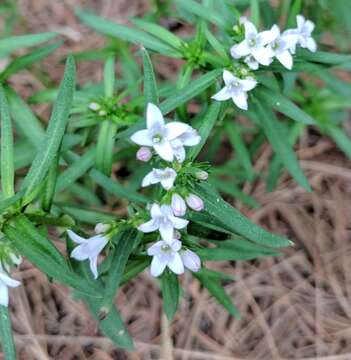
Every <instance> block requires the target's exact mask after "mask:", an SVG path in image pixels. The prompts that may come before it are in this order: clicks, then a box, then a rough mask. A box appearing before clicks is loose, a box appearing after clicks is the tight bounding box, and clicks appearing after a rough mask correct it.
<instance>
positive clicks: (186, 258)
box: [180, 250, 201, 272]
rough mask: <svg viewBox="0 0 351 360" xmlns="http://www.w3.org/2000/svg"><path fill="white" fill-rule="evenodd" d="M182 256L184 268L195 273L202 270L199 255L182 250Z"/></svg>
mask: <svg viewBox="0 0 351 360" xmlns="http://www.w3.org/2000/svg"><path fill="white" fill-rule="evenodd" d="M180 256H181V258H182V261H183V264H184V266H185V267H186V268H187V269H189V270H191V271H193V272H198V271H199V270H200V268H201V260H200V258H199V256H198V255H197V254H195V253H194V252H193V251H191V250H181V251H180Z"/></svg>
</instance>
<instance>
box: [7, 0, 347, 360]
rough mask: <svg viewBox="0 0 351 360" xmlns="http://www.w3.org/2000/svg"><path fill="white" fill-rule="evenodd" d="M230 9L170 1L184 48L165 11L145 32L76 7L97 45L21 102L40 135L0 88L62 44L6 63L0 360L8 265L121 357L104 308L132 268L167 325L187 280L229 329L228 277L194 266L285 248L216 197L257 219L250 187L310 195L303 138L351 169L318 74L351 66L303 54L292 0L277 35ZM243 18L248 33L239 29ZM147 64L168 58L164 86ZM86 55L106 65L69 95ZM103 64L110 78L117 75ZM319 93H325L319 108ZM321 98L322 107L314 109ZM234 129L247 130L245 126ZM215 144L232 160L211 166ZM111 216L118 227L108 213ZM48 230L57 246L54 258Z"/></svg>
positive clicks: (120, 334) (343, 90)
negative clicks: (183, 31)
mask: <svg viewBox="0 0 351 360" xmlns="http://www.w3.org/2000/svg"><path fill="white" fill-rule="evenodd" d="M241 3H242V5H240V6H238V7H235V5H233V4H232V3H231V2H229V1H228V2H224V1H223V2H222V1H203V2H201V3H200V2H195V1H193V0H184V1H183V0H177V1H175V2H174V4H173V5H172V6H174V7H175V9H174V10H173V11H174V12H175V17H177V18H178V19H180V20H181V21H183V22H189V23H190V24H193V25H194V28H195V34H194V36H193V37H189V38H180V37H178V36H177V35H175V34H174V33H172V32H170V31H169V30H167V29H165V28H164V27H161V26H160V25H157V24H156V22H155V21H153V19H156V18H157V16H158V15H159V12H162V11H165V9H167V6H168V3H167V4H163V5H162V7H160V8H159V9H157V10H159V12H155V13H150V14H147V15H146V16H145V19H135V18H133V19H130V20H131V22H132V23H133V24H134V25H135V27H126V26H123V25H120V24H117V23H114V22H111V21H109V20H106V19H103V18H101V17H98V16H96V15H94V14H92V13H89V12H85V11H82V10H77V16H78V17H79V19H81V20H82V21H83V22H84V23H85V24H87V25H88V26H90V27H92V28H93V29H95V30H96V31H98V32H99V33H102V34H104V35H106V36H107V39H108V43H107V46H106V47H105V48H104V49H97V50H96V51H94V52H92V53H81V54H73V55H69V56H68V58H67V60H66V66H65V71H64V75H63V78H62V81H61V84H60V86H59V88H58V89H56V88H48V89H45V90H42V91H40V92H38V93H35V94H33V95H32V96H31V97H30V98H29V99H28V103H29V104H38V103H44V102H49V103H50V102H52V103H53V108H52V112H51V116H50V119H49V121H48V123H47V125H45V126H44V122H43V121H41V119H38V118H37V116H36V115H35V114H34V112H33V111H32V109H31V107H30V106H29V105H28V104H27V103H26V102H25V101H23V100H22V99H21V97H20V96H19V95H18V94H17V93H16V92H15V91H14V90H13V89H12V88H11V85H10V82H8V80H9V79H10V78H11V76H12V75H13V74H15V73H17V72H19V71H21V70H22V69H24V68H31V67H33V66H35V64H36V63H38V62H39V61H41V60H42V59H44V58H45V57H47V56H48V55H49V54H50V53H52V52H53V51H55V50H56V49H58V48H59V47H60V46H61V44H62V42H60V41H59V42H54V43H51V44H49V45H45V46H42V47H39V48H37V49H35V50H32V51H30V52H29V53H27V54H25V55H22V56H20V57H13V58H12V60H11V61H10V63H9V64H8V65H7V67H6V68H5V69H4V70H3V71H2V72H1V73H0V81H1V84H2V85H1V87H0V117H1V169H0V170H1V189H2V191H1V195H0V196H1V197H0V211H1V215H0V237H1V238H0V304H1V306H0V335H1V342H2V349H3V352H4V354H5V357H6V359H14V358H15V349H14V344H13V339H12V335H11V326H10V320H9V313H8V299H9V298H8V289H9V288H12V287H17V286H19V285H20V282H19V281H17V280H15V279H14V278H12V277H11V275H10V273H11V267H13V266H17V265H19V264H20V262H21V259H22V257H23V258H26V259H27V260H28V261H30V262H31V263H33V265H35V266H36V267H38V268H39V269H40V270H41V271H42V272H43V273H45V274H46V275H47V276H48V278H49V279H52V280H54V281H58V282H60V283H62V284H64V285H66V286H68V287H70V288H72V291H73V293H74V298H75V299H77V300H81V301H83V302H84V303H85V304H86V306H87V308H88V309H89V311H90V312H91V314H92V316H93V317H94V318H95V319H96V321H97V322H98V323H99V327H100V330H101V332H102V333H103V334H104V335H106V336H108V337H109V338H110V339H111V340H112V341H113V342H114V343H115V345H116V346H118V347H121V348H126V349H128V350H132V349H133V341H132V339H131V337H130V335H129V333H128V330H127V328H126V326H125V325H124V323H123V320H122V319H121V317H120V314H119V311H118V309H117V307H116V306H115V298H116V295H117V293H118V290H119V288H120V287H121V286H123V285H124V284H126V283H128V282H129V281H131V280H132V279H134V278H136V277H137V276H138V274H139V273H141V272H142V271H144V270H145V269H146V268H148V269H149V270H148V271H150V273H151V275H152V276H153V277H155V278H157V279H158V280H159V282H160V288H161V292H162V297H163V306H164V311H165V313H166V315H167V317H168V318H169V319H170V320H172V319H173V317H174V315H175V313H176V311H177V308H178V303H179V300H180V298H181V284H182V277H181V275H182V274H183V273H184V272H185V271H190V272H191V274H192V275H193V276H194V277H195V278H196V279H197V280H198V281H199V282H200V283H201V284H202V286H203V287H205V288H206V289H207V290H208V291H209V293H210V294H211V295H212V296H213V297H214V298H215V299H216V300H217V301H218V302H219V303H220V304H222V305H223V307H224V308H225V309H226V310H227V311H229V312H230V314H232V315H233V316H235V317H239V311H238V310H237V308H236V307H235V305H234V303H233V301H232V299H231V298H230V297H229V296H228V295H227V294H226V292H225V289H224V287H223V282H224V281H228V276H227V275H226V274H224V273H221V272H217V271H213V270H210V269H209V268H207V261H238V260H251V259H256V258H259V257H262V256H277V255H279V254H280V252H279V251H280V249H281V248H284V247H287V246H290V245H292V242H291V241H290V240H288V239H286V238H285V237H283V236H279V235H275V234H272V233H270V232H268V231H267V230H265V229H263V228H261V227H260V226H258V225H256V224H254V223H253V222H251V221H250V220H249V219H248V218H246V217H245V216H244V215H242V214H241V213H240V212H239V211H238V210H236V209H235V208H234V207H232V206H231V205H230V204H229V203H228V202H226V201H225V200H224V199H223V198H222V195H221V194H224V195H227V196H228V195H229V196H230V197H235V198H238V199H240V200H241V201H243V202H244V203H246V204H247V205H249V206H253V207H255V206H258V205H259V204H257V203H256V202H255V200H254V199H252V198H251V197H249V196H248V195H246V194H244V193H243V192H242V191H241V188H242V185H243V184H244V183H245V182H247V181H249V182H253V181H254V180H255V179H257V178H258V177H261V176H264V177H265V178H266V181H267V188H268V189H274V187H275V185H276V183H277V181H278V178H279V175H280V173H281V171H282V170H283V169H286V170H287V171H288V172H289V173H290V174H291V176H292V177H293V178H294V179H295V181H297V182H298V184H299V185H301V186H302V187H303V188H304V189H306V190H307V191H311V190H312V189H311V186H310V184H309V183H308V180H307V178H306V176H305V174H304V173H303V171H302V169H301V168H300V165H299V162H298V160H297V158H296V155H295V153H294V151H293V145H294V143H295V142H296V141H297V139H298V138H299V135H300V134H301V133H302V131H303V130H304V129H306V127H307V126H314V127H316V128H318V129H319V130H320V131H321V132H322V133H324V134H327V135H328V136H330V137H331V138H332V139H333V140H334V141H335V142H336V143H337V144H338V145H339V147H340V149H341V150H342V151H344V152H345V154H346V155H347V156H349V157H351V143H350V140H349V138H348V137H347V135H346V134H345V132H344V131H343V129H342V116H341V117H340V116H339V117H338V118H337V119H334V118H333V114H334V112H338V113H339V114H341V115H342V110H343V109H345V108H347V107H349V104H348V105H346V104H347V102H346V96H347V95H348V94H349V93H350V91H351V90H350V87H349V84H346V83H344V82H342V81H341V80H339V79H338V78H337V77H336V76H335V75H334V74H333V73H332V72H330V71H329V68H333V67H338V68H343V69H349V64H350V61H351V56H350V55H343V54H335V53H333V52H324V51H317V47H319V46H317V42H316V40H315V37H314V34H315V31H314V30H315V29H314V27H315V25H314V23H313V22H312V21H310V20H306V19H307V18H305V17H304V16H302V15H300V14H299V12H300V11H301V12H302V10H303V8H302V7H301V2H300V1H294V2H292V3H293V4H294V5H291V8H290V10H289V9H285V13H284V12H281V14H280V15H285V19H286V21H285V22H286V24H287V26H285V27H283V26H281V27H278V26H277V25H276V24H274V21H276V22H278V20H279V16H277V17H275V16H276V15H277V14H276V13H275V12H273V10H272V8H271V7H270V6H269V5H268V3H266V2H262V3H264V4H261V2H259V1H250V2H249V1H241ZM248 3H250V5H248ZM169 6H170V5H169ZM247 9H250V10H251V19H250V20H249V19H247V18H245V17H242V14H243V13H244V12H245V11H246V10H247ZM287 10H289V11H288V12H287V13H286V11H287ZM278 15H279V14H278ZM286 15H287V16H286ZM259 23H264V25H265V26H262V29H265V30H262V31H260V30H259V29H260V28H261V27H259V26H258V25H259ZM280 23H282V22H280ZM316 30H317V29H316ZM318 36H319V33H318V31H316V39H318ZM55 37H56V34H52V33H43V34H33V35H23V36H17V37H7V38H3V39H1V40H0V53H1V54H2V55H3V56H5V55H6V56H9V55H10V54H11V53H12V52H13V51H14V50H16V49H18V48H29V47H32V46H37V45H40V44H42V43H45V42H47V41H51V40H52V39H53V38H55ZM117 38H118V40H117ZM126 42H127V43H128V42H131V43H134V44H137V49H136V50H135V49H134V51H132V50H131V47H130V46H129V45H128V44H127V43H126ZM92 54H93V55H92ZM150 54H152V56H154V57H155V59H156V61H157V57H158V56H166V57H172V58H176V59H181V61H182V64H183V65H182V67H181V70H180V72H179V76H178V78H177V79H176V80H175V82H169V81H166V80H162V81H161V80H157V79H158V76H157V65H156V66H155V69H154V66H153V63H152V61H151V57H150ZM92 56H93V57H94V56H96V57H99V58H100V59H101V58H103V60H104V65H103V66H104V71H103V79H102V81H101V82H99V83H91V82H89V83H86V84H83V85H82V86H81V87H79V88H78V89H76V71H75V62H76V61H77V60H78V61H84V60H86V59H88V58H89V59H90V58H91V57H92ZM74 57H76V60H75V59H74ZM140 58H141V62H142V71H141V67H140V66H139V65H138V62H137V61H136V60H137V59H140ZM116 61H118V62H120V64H121V67H122V76H121V77H116V71H115V65H116ZM156 61H155V63H156ZM155 70H156V72H155ZM304 73H307V74H308V77H306V76H305V75H304ZM221 77H223V81H224V85H223V86H220V83H221V82H222V80H221ZM315 77H317V78H320V79H322V80H323V81H324V82H325V84H326V88H325V89H324V90H321V89H319V88H318V87H317V85H316V84H315V82H314V81H311V80H309V79H310V78H312V79H314V78H315ZM302 94H306V96H303V95H302ZM329 95H331V96H337V99H336V100H335V101H334V103H333V104H332V105H331V104H330V101H331V100H330V99H332V97H331V98H330V97H329ZM321 98H322V99H323V98H325V99H329V102H328V100H327V101H326V102H324V103H322V104H321V103H320V101H319V100H318V99H321ZM227 100H229V101H227ZM194 102H196V105H197V109H198V110H196V111H190V107H189V106H187V105H188V104H189V103H194ZM239 117H246V118H248V119H249V120H250V121H251V127H247V126H246V125H244V123H242V122H240V121H239V120H238V119H239ZM338 119H339V120H338ZM224 134H225V136H227V137H228V140H229V143H230V144H231V146H232V147H233V149H234V150H235V154H236V156H235V158H231V159H230V160H229V161H227V162H224V161H223V160H221V161H219V162H218V161H217V162H215V161H214V160H215V154H216V153H218V152H220V143H221V140H222V137H223V136H224ZM265 138H267V139H268V141H269V143H270V144H271V147H272V149H273V150H274V152H275V155H274V156H273V158H272V160H271V166H270V168H269V170H268V173H267V174H257V173H256V172H255V170H254V168H253V166H252V160H253V158H254V157H255V155H256V153H257V150H258V148H259V147H260V144H262V143H263V142H264V141H265ZM213 163H215V165H213ZM116 164H119V166H120V168H123V169H124V173H123V174H121V173H119V172H118V171H117V170H116ZM115 207H118V208H119V209H120V210H122V211H121V214H122V215H120V216H118V215H116V213H115V212H113V211H112V208H115ZM106 210H107V211H106ZM49 229H50V230H54V231H55V233H56V234H57V235H58V237H59V239H60V240H58V239H56V240H57V241H63V242H65V244H66V251H65V252H61V251H59V250H58V248H57V247H56V245H55V242H54V241H53V236H52V235H51V234H52V232H50V233H49ZM92 229H94V230H93V231H92Z"/></svg>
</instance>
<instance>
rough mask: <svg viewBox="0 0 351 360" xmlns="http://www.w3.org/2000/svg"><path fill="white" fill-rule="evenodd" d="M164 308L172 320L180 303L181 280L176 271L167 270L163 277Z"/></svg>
mask: <svg viewBox="0 0 351 360" xmlns="http://www.w3.org/2000/svg"><path fill="white" fill-rule="evenodd" d="M161 290H162V301H163V309H164V312H165V313H166V315H167V318H168V319H169V320H170V321H171V320H172V319H173V317H174V315H175V313H176V312H177V309H178V303H179V282H178V277H177V275H175V274H174V273H172V272H170V271H168V270H166V271H165V272H164V273H163V275H162V277H161Z"/></svg>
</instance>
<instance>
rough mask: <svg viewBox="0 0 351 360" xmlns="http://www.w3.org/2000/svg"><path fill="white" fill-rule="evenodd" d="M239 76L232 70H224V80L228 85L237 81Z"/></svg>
mask: <svg viewBox="0 0 351 360" xmlns="http://www.w3.org/2000/svg"><path fill="white" fill-rule="evenodd" d="M237 80H238V78H237V77H236V76H234V75H233V74H232V73H231V72H230V71H228V70H223V81H224V83H225V84H226V86H228V85H230V84H231V83H233V82H234V81H237Z"/></svg>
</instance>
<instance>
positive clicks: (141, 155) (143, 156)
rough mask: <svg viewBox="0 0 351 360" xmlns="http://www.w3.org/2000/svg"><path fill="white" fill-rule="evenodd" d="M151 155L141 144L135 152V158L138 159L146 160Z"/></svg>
mask: <svg viewBox="0 0 351 360" xmlns="http://www.w3.org/2000/svg"><path fill="white" fill-rule="evenodd" d="M151 157H152V152H151V150H150V149H149V148H148V147H145V146H142V147H141V148H140V149H139V150H138V152H137V154H136V158H137V159H138V160H140V161H144V162H148V161H149V160H150V159H151Z"/></svg>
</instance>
